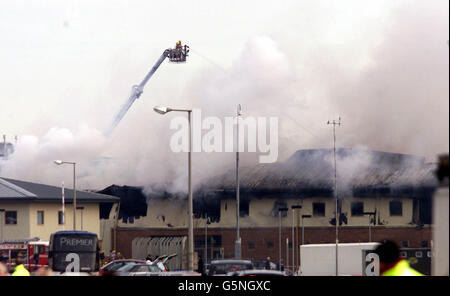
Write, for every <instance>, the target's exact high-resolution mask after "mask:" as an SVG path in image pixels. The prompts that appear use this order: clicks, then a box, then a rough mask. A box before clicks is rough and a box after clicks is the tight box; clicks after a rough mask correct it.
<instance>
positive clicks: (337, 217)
mask: <svg viewBox="0 0 450 296" xmlns="http://www.w3.org/2000/svg"><path fill="white" fill-rule="evenodd" d="M327 124H332V125H333V140H334V141H333V143H334V146H333V156H334V199H335V202H336V210H335V213H334V215H335V222H336V276H338V275H339V267H338V258H339V256H338V253H339V251H338V247H339V215H338V194H337V173H336V125H339V126H340V125H341V117H339V120H337V121H336V120H333V121H331V122H330V121H328V122H327Z"/></svg>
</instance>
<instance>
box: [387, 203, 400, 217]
mask: <svg viewBox="0 0 450 296" xmlns="http://www.w3.org/2000/svg"><path fill="white" fill-rule="evenodd" d="M389 214H390V215H391V216H402V215H403V207H402V202H401V201H391V202H389Z"/></svg>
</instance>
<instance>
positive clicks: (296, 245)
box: [291, 205, 302, 271]
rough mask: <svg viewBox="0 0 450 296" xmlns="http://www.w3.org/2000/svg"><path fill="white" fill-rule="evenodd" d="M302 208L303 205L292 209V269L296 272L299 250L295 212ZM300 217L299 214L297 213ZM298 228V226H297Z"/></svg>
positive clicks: (293, 206)
mask: <svg viewBox="0 0 450 296" xmlns="http://www.w3.org/2000/svg"><path fill="white" fill-rule="evenodd" d="M301 208H302V206H301V205H292V206H291V209H292V268H293V270H294V271H295V253H296V250H297V248H298V243H296V241H295V231H294V227H295V226H294V225H295V210H296V209H301ZM297 215H298V213H297ZM297 226H298V225H297ZM297 236H298V231H297ZM297 242H298V237H297Z"/></svg>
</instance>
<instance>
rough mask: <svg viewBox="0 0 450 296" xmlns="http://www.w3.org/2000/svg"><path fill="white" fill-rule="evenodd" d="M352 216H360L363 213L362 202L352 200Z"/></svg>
mask: <svg viewBox="0 0 450 296" xmlns="http://www.w3.org/2000/svg"><path fill="white" fill-rule="evenodd" d="M351 207H352V216H362V215H364V203H362V202H352V205H351Z"/></svg>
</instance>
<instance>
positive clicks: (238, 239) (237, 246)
mask: <svg viewBox="0 0 450 296" xmlns="http://www.w3.org/2000/svg"><path fill="white" fill-rule="evenodd" d="M241 115H242V108H241V104H239V105H238V106H237V112H236V119H237V133H236V134H237V137H236V138H237V139H236V242H235V246H234V257H235V258H236V259H241V237H240V233H239V232H240V229H239V216H240V208H239V207H240V196H239V121H240V117H241Z"/></svg>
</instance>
